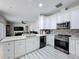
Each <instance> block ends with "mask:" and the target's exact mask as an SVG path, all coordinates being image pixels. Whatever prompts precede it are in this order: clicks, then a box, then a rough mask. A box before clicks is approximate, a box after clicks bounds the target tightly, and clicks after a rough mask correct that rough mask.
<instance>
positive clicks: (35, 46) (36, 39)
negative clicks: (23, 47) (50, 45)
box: [33, 37, 40, 50]
mask: <svg viewBox="0 0 79 59" xmlns="http://www.w3.org/2000/svg"><path fill="white" fill-rule="evenodd" d="M39 45H40V39H39V37H35V38H34V41H33V49H34V50H36V49H39Z"/></svg>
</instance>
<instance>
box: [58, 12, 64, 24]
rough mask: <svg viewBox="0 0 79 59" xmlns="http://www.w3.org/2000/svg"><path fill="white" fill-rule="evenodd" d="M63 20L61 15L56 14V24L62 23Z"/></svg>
mask: <svg viewBox="0 0 79 59" xmlns="http://www.w3.org/2000/svg"><path fill="white" fill-rule="evenodd" d="M63 22H64V19H63V13H58V14H57V23H63Z"/></svg>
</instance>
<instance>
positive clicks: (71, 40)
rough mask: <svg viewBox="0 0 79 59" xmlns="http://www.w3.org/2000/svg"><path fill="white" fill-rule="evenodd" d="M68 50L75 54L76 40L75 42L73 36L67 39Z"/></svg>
mask: <svg viewBox="0 0 79 59" xmlns="http://www.w3.org/2000/svg"><path fill="white" fill-rule="evenodd" d="M69 52H70V53H71V54H73V55H75V54H76V42H75V38H74V39H73V38H70V39H69Z"/></svg>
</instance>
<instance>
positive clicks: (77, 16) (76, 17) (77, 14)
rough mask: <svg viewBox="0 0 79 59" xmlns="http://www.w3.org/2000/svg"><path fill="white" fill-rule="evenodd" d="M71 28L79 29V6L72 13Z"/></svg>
mask: <svg viewBox="0 0 79 59" xmlns="http://www.w3.org/2000/svg"><path fill="white" fill-rule="evenodd" d="M71 29H79V8H78V9H75V10H73V11H72V13H71Z"/></svg>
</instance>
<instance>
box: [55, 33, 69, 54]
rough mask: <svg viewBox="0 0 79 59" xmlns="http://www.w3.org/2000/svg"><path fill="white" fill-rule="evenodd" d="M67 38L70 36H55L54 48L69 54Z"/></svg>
mask: <svg viewBox="0 0 79 59" xmlns="http://www.w3.org/2000/svg"><path fill="white" fill-rule="evenodd" d="M69 37H70V35H62V34H58V35H56V36H55V46H54V47H55V48H56V49H58V50H60V51H62V52H64V53H67V54H69Z"/></svg>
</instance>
